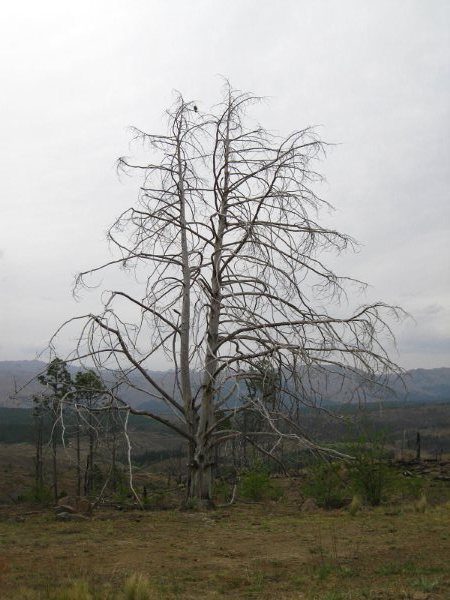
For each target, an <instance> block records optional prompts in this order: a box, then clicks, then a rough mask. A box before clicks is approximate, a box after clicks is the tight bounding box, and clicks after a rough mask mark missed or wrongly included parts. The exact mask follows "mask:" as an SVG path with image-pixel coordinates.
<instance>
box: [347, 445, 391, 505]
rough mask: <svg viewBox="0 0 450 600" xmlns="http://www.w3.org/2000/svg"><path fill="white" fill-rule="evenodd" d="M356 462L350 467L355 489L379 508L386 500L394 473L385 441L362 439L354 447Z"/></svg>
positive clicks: (353, 452)
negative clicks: (387, 455)
mask: <svg viewBox="0 0 450 600" xmlns="http://www.w3.org/2000/svg"><path fill="white" fill-rule="evenodd" d="M352 454H353V457H354V461H353V463H352V464H351V467H350V476H351V480H352V485H353V489H354V491H355V492H356V493H357V494H361V496H362V498H364V500H365V501H366V502H368V503H369V504H371V505H372V506H378V505H379V504H380V503H381V501H382V500H383V499H384V498H385V495H386V492H387V489H388V487H389V484H390V483H391V481H392V471H391V469H390V467H389V464H388V462H387V459H386V452H385V448H384V440H383V438H381V437H378V438H376V439H375V440H374V441H373V442H370V443H369V442H367V441H366V440H365V439H364V438H360V439H359V440H358V442H357V443H355V444H354V445H353V447H352Z"/></svg>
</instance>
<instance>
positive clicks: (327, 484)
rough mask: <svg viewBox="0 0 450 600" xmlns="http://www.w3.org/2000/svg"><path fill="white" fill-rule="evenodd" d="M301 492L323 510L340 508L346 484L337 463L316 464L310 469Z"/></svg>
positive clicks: (344, 495)
mask: <svg viewBox="0 0 450 600" xmlns="http://www.w3.org/2000/svg"><path fill="white" fill-rule="evenodd" d="M303 491H304V493H305V495H306V496H308V497H311V498H314V500H316V502H317V504H318V505H319V506H321V507H323V508H340V507H341V506H343V505H344V504H345V501H346V483H345V481H344V479H343V477H342V473H341V465H340V464H339V463H318V464H316V465H315V466H314V467H311V468H310V469H309V472H308V479H307V481H306V483H305V484H304V487H303Z"/></svg>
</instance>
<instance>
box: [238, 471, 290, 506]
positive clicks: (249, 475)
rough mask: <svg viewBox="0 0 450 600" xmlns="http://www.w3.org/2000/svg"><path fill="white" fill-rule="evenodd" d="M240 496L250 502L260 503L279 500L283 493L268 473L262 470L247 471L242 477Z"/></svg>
mask: <svg viewBox="0 0 450 600" xmlns="http://www.w3.org/2000/svg"><path fill="white" fill-rule="evenodd" d="M239 494H240V495H241V496H242V497H243V498H247V499H248V500H254V501H255V502H258V501H260V500H264V499H270V500H278V499H279V498H281V497H282V495H283V491H282V489H281V488H280V486H279V485H277V484H276V483H275V482H274V481H272V480H271V479H270V476H269V474H268V473H267V471H264V470H262V469H258V470H253V471H247V472H246V473H245V474H244V475H242V477H241V481H240V483H239Z"/></svg>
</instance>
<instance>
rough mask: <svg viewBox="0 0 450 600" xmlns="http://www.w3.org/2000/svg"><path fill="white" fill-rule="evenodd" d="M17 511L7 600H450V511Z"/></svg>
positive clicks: (8, 550)
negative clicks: (81, 514) (76, 514)
mask: <svg viewBox="0 0 450 600" xmlns="http://www.w3.org/2000/svg"><path fill="white" fill-rule="evenodd" d="M17 510H18V509H17V508H16V509H15V510H14V509H11V508H10V509H4V510H3V512H2V513H1V514H0V517H1V518H2V520H1V522H0V557H1V558H0V589H2V590H3V592H2V593H3V595H1V593H0V597H1V598H2V600H3V599H4V600H13V599H14V600H19V598H20V599H21V600H22V598H23V599H27V598H28V599H29V600H38V599H41V600H44V599H55V600H63V599H64V598H67V599H69V598H70V600H85V599H86V600H87V599H89V600H98V599H102V600H103V599H104V600H106V599H109V600H113V599H114V600H116V599H117V600H121V599H124V598H134V597H133V596H132V595H130V594H131V593H132V592H131V591H130V590H132V588H133V585H134V588H133V589H137V590H139V589H140V588H139V586H141V588H142V589H144V588H145V589H147V591H148V594H147V596H146V595H145V593H144V592H145V589H144V592H142V599H143V600H147V597H148V598H149V599H150V600H154V599H156V598H161V599H183V600H197V599H199V598H202V599H203V598H204V599H213V598H230V599H241V598H242V599H246V598H261V599H266V598H267V599H269V598H270V599H271V600H273V599H274V598H276V599H278V598H279V599H280V600H282V599H286V600H288V599H295V598H296V599H304V600H359V599H364V598H366V599H367V600H371V599H373V600H375V599H379V600H381V599H384V600H388V599H392V600H393V599H394V598H395V599H399V598H404V599H405V600H406V599H407V598H411V599H412V598H430V599H433V600H444V598H448V597H449V590H450V573H449V561H448V557H449V556H450V533H449V531H450V508H449V506H438V507H431V508H428V510H427V511H426V512H425V513H420V512H416V511H415V510H414V507H413V506H410V507H406V506H405V507H403V508H402V507H399V508H397V509H395V510H387V509H384V508H378V509H374V510H367V509H363V510H362V511H361V512H359V513H358V514H356V515H354V516H351V515H349V514H348V512H347V511H345V510H343V511H331V512H325V511H319V512H317V513H313V514H304V513H301V512H300V511H299V510H298V509H297V507H296V506H294V505H292V503H288V502H281V503H272V504H260V505H245V506H242V505H237V506H235V507H232V508H231V509H228V510H226V511H225V510H218V511H216V512H211V513H185V512H178V511H164V512H145V513H141V512H129V513H117V512H115V513H113V512H99V513H97V515H96V517H95V518H94V519H93V520H91V521H87V522H82V523H79V522H77V523H60V522H56V521H55V519H54V517H53V514H51V513H50V512H45V513H42V514H29V515H26V514H22V515H21V516H20V515H18V514H17ZM22 510H24V509H22ZM17 518H22V519H23V518H24V519H25V520H24V521H23V522H18V521H17ZM133 574H138V575H137V576H135V578H134V579H130V576H132V575H133ZM139 575H141V576H142V577H139ZM127 580H128V584H127V585H128V588H127V587H125V582H126V581H127ZM130 582H131V583H130ZM133 582H134V583H133ZM77 586H78V588H79V589H80V590H82V591H83V590H84V591H83V593H84V596H83V595H81V592H80V595H79V596H77V595H76V594H75V592H76V590H77ZM83 586H84V587H83ZM70 590H75V591H73V595H72V596H71V595H70V594H69V592H70ZM126 590H128V592H127V593H128V596H126V595H125V592H126ZM70 593H71V592H70ZM136 598H140V596H136Z"/></svg>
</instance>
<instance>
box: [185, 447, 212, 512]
mask: <svg viewBox="0 0 450 600" xmlns="http://www.w3.org/2000/svg"><path fill="white" fill-rule="evenodd" d="M213 480H214V451H213V449H212V448H211V447H209V446H207V445H203V444H202V445H199V446H198V447H197V448H196V449H194V452H193V454H192V456H190V460H189V465H188V486H187V498H186V505H187V506H188V507H190V508H195V507H198V508H214V501H213Z"/></svg>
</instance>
